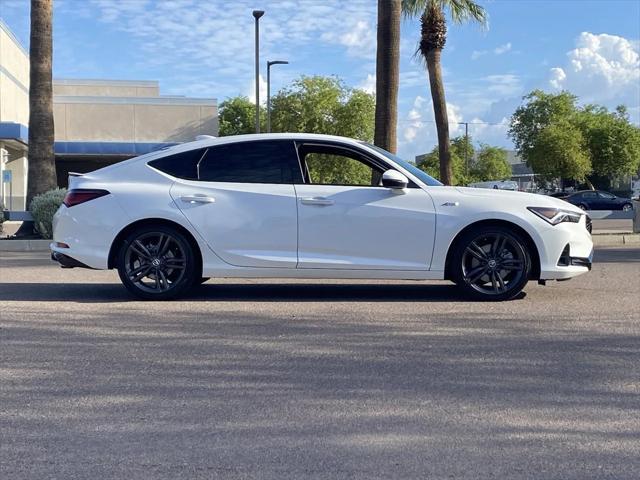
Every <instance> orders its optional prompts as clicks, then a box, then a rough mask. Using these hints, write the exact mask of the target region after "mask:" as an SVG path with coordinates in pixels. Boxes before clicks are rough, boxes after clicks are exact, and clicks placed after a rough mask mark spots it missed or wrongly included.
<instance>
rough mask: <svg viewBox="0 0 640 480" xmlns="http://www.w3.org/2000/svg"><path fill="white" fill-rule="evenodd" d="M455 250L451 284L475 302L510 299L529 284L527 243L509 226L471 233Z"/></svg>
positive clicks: (477, 230) (529, 265) (529, 264)
mask: <svg viewBox="0 0 640 480" xmlns="http://www.w3.org/2000/svg"><path fill="white" fill-rule="evenodd" d="M454 249H455V250H454V251H453V256H452V258H451V261H452V264H451V265H452V275H453V281H454V282H455V283H456V284H457V285H458V287H459V288H461V289H462V291H463V292H464V293H465V294H466V295H467V296H468V297H470V298H472V299H474V300H481V301H502V300H510V299H512V298H514V297H515V296H517V295H518V294H519V293H520V292H521V291H522V289H523V288H524V287H525V285H526V284H527V282H528V281H529V274H530V272H531V253H530V252H529V247H528V244H527V241H526V240H525V239H524V238H523V237H522V236H521V235H520V234H519V233H518V232H516V231H514V230H512V229H510V228H508V227H503V226H486V227H480V228H478V229H474V230H470V231H469V232H466V233H465V234H463V235H462V237H460V238H459V240H458V241H457V242H456V244H455V246H454ZM501 267H502V268H501Z"/></svg>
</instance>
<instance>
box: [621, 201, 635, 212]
mask: <svg viewBox="0 0 640 480" xmlns="http://www.w3.org/2000/svg"><path fill="white" fill-rule="evenodd" d="M631 210H633V205H631V204H630V203H625V204H624V205H622V211H623V212H630V211H631Z"/></svg>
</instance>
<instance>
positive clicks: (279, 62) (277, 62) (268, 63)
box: [267, 60, 289, 133]
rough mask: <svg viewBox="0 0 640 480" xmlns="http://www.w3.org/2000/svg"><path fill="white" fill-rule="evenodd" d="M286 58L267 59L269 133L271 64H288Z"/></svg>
mask: <svg viewBox="0 0 640 480" xmlns="http://www.w3.org/2000/svg"><path fill="white" fill-rule="evenodd" d="M288 63H289V62H287V61H285V60H273V61H271V62H270V61H267V133H271V65H287V64H288Z"/></svg>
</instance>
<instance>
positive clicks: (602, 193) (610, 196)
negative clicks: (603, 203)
mask: <svg viewBox="0 0 640 480" xmlns="http://www.w3.org/2000/svg"><path fill="white" fill-rule="evenodd" d="M598 193H599V194H600V196H601V197H602V198H606V199H607V200H613V199H614V198H616V196H615V195H611V194H610V193H607V192H598Z"/></svg>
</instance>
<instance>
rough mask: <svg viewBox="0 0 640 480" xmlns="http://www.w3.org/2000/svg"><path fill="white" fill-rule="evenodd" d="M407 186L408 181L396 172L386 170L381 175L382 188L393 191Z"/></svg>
mask: <svg viewBox="0 0 640 480" xmlns="http://www.w3.org/2000/svg"><path fill="white" fill-rule="evenodd" d="M407 185H409V179H408V178H407V177H406V176H405V175H404V174H402V173H400V172H399V171H397V170H393V169H391V170H387V171H386V172H384V173H383V174H382V186H383V187H387V188H394V189H400V190H402V189H404V188H407Z"/></svg>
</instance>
